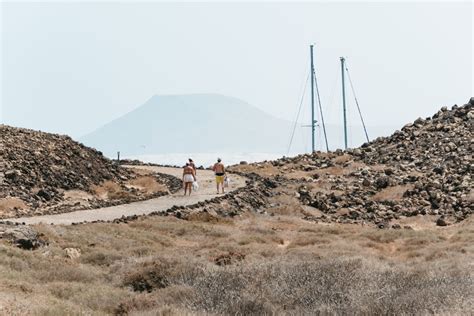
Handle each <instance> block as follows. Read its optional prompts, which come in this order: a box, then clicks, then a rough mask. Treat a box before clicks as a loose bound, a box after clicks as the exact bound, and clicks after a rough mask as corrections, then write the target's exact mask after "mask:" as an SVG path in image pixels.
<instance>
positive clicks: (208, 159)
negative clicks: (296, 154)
mask: <svg viewBox="0 0 474 316" xmlns="http://www.w3.org/2000/svg"><path fill="white" fill-rule="evenodd" d="M283 156H284V155H283V154H277V153H188V154H183V153H172V154H155V155H137V156H128V157H123V158H124V159H139V160H141V161H143V162H151V163H157V164H163V165H173V166H183V165H184V164H185V163H186V162H187V161H188V158H192V159H193V160H194V162H195V164H196V166H203V167H205V168H207V167H209V166H212V165H213V164H214V163H215V162H216V161H217V158H218V157H219V158H221V159H222V162H223V163H224V165H226V166H229V165H235V164H238V163H240V162H241V161H246V162H248V163H251V162H260V161H264V160H275V159H278V158H282V157H283ZM290 156H292V155H290Z"/></svg>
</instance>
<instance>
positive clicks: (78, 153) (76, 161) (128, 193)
mask: <svg viewBox="0 0 474 316" xmlns="http://www.w3.org/2000/svg"><path fill="white" fill-rule="evenodd" d="M0 135H1V138H0V149H1V150H0V218H7V217H18V216H22V215H23V216H24V215H32V214H35V215H39V214H45V213H49V214H50V213H63V212H70V211H73V210H75V209H84V208H93V207H98V206H105V205H110V204H118V203H123V202H129V201H132V200H137V199H143V198H147V197H151V196H154V195H162V194H165V193H166V191H167V190H166V188H164V187H162V186H158V184H156V185H155V186H154V187H155V188H157V190H155V191H154V192H143V190H140V189H139V188H138V185H137V183H138V182H139V180H140V177H141V176H138V175H136V174H135V173H133V172H132V171H130V170H127V169H125V168H122V167H120V166H118V165H117V164H115V163H113V162H112V161H111V160H109V159H107V158H105V157H104V156H103V155H102V154H101V153H100V152H98V151H97V150H95V149H92V148H88V147H86V146H84V145H82V144H80V143H78V142H75V141H74V140H72V139H71V138H70V137H68V136H64V135H57V134H50V133H43V132H38V131H34V130H29V129H23V128H16V127H10V126H6V125H0ZM145 180H147V181H148V184H149V185H150V186H151V185H153V182H154V181H155V180H154V179H148V178H147V179H141V182H144V181H145ZM157 181H158V180H157ZM162 182H163V183H164V182H165V179H163V181H162ZM138 184H139V183H138ZM158 189H160V190H158ZM158 191H160V192H158Z"/></svg>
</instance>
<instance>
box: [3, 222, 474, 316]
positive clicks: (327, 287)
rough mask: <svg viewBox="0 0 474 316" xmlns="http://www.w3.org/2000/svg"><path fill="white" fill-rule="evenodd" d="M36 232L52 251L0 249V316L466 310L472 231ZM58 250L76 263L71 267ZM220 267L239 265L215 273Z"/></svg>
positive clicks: (207, 228)
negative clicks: (73, 254)
mask: <svg viewBox="0 0 474 316" xmlns="http://www.w3.org/2000/svg"><path fill="white" fill-rule="evenodd" d="M37 229H38V230H39V231H41V232H42V233H44V234H45V235H46V236H47V238H48V240H49V242H50V246H49V247H47V248H40V249H38V250H35V251H24V250H20V249H17V248H14V247H13V246H11V245H8V244H6V243H3V244H1V243H0V297H2V299H0V314H4V313H5V311H9V312H10V311H11V313H13V311H15V312H17V313H19V314H40V315H41V314H44V315H62V314H68V313H69V314H81V313H82V314H90V315H103V314H132V315H185V314H246V315H247V314H249V315H252V314H253V315H257V314H258V315H261V314H288V313H289V314H318V313H320V314H371V315H375V314H377V315H378V314H431V313H438V314H469V313H470V312H472V309H473V307H474V303H473V301H472V299H473V298H472V295H470V293H472V291H474V286H473V279H472V278H473V275H472V271H473V268H474V267H473V265H472V262H474V243H473V241H474V226H473V223H472V222H468V223H464V224H462V225H459V226H451V227H448V228H445V229H424V230H418V231H417V230H403V229H402V230H378V229H374V228H369V227H362V226H356V225H345V226H343V225H322V224H312V223H308V222H304V221H302V220H300V219H298V216H292V215H289V216H284V215H275V216H256V215H250V214H247V215H246V216H245V217H243V218H241V219H235V220H233V221H222V222H220V221H219V222H216V223H209V222H199V221H193V222H189V221H183V220H178V219H176V218H166V217H164V218H160V217H156V218H147V219H143V220H138V221H135V222H131V223H129V224H87V225H80V226H69V227H62V226H46V225H45V226H37ZM65 248H78V249H80V250H81V253H82V255H81V257H79V258H78V259H69V258H68V257H67V255H66V251H65V250H64V249H65ZM227 256H230V258H232V256H235V258H236V260H229V261H228V262H227V261H226V265H222V266H218V265H216V263H217V262H220V261H219V260H218V258H226V257H227ZM4 293H5V295H4ZM2 308H3V310H2ZM11 313H8V314H11Z"/></svg>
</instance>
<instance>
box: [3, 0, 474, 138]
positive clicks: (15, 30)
mask: <svg viewBox="0 0 474 316" xmlns="http://www.w3.org/2000/svg"><path fill="white" fill-rule="evenodd" d="M1 9H2V14H1V22H2V23H1V28H2V30H1V45H2V49H1V53H2V57H1V61H2V63H1V75H2V77H1V88H2V90H1V108H2V122H3V123H6V124H10V125H15V126H23V127H30V128H35V129H41V130H45V131H53V132H60V133H67V134H70V135H72V136H74V137H79V136H82V135H84V134H86V133H88V132H90V131H92V130H94V129H95V128H97V127H99V126H100V125H102V124H104V123H106V122H108V121H110V120H111V119H114V118H116V117H118V116H120V115H122V114H124V113H126V112H128V111H130V110H132V109H134V108H135V107H137V106H139V105H141V104H143V103H144V102H145V101H146V100H148V99H149V98H150V97H151V96H152V95H154V94H188V93H220V94H224V95H230V96H234V97H238V98H241V99H243V100H245V101H247V102H249V103H250V104H252V105H255V106H257V107H259V108H261V109H263V110H264V111H266V112H269V113H271V114H274V115H275V116H278V117H281V118H287V119H293V118H294V116H295V112H296V108H297V104H298V99H299V97H300V95H301V86H302V83H303V82H304V79H305V77H306V73H307V70H308V65H309V44H310V43H315V44H316V67H317V71H318V79H319V85H320V89H321V98H322V102H323V107H324V111H325V114H326V119H327V121H328V123H332V124H341V122H342V121H341V120H342V117H341V104H340V99H341V97H340V68H339V56H346V57H347V60H348V65H349V68H350V71H351V75H352V78H353V80H354V84H355V88H356V92H357V94H358V98H359V101H360V104H361V106H362V110H363V112H364V113H365V119H366V122H367V124H368V125H369V126H373V125H389V126H400V125H402V124H403V123H405V122H408V121H413V120H414V119H416V118H417V117H419V116H423V117H424V116H427V115H431V114H432V113H434V112H435V111H436V110H437V109H438V108H439V107H441V106H442V105H448V106H451V105H452V104H454V103H458V104H463V103H465V102H466V101H467V100H468V99H469V97H470V96H472V95H473V90H474V89H473V77H472V74H473V71H472V69H473V67H472V66H473V61H472V55H473V46H472V45H473V25H472V23H473V22H472V18H473V5H472V3H470V2H464V3H451V2H446V3H416V2H404V3H389V2H383V3H373V2H372V3H371V2H360V3H359V2H352V3H329V2H315V3H268V2H265V3H253V2H247V3H220V4H219V3H163V2H161V3H160V2H155V3H154V2H141V3H132V2H116V3H115V2H82V3H81V2H75V3H62V4H61V3H58V2H33V3H31V2H30V3H27V2H20V3H19V2H2V4H1ZM349 98H350V94H349ZM350 100H351V102H352V99H350ZM349 106H350V109H349V117H350V118H351V122H352V123H353V124H357V121H355V118H357V117H356V110H355V108H354V104H353V102H352V103H351V104H349ZM307 109H308V105H307V104H306V103H305V113H304V116H303V119H306V120H307V117H308V116H307V113H308V111H307Z"/></svg>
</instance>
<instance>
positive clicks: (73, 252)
mask: <svg viewBox="0 0 474 316" xmlns="http://www.w3.org/2000/svg"><path fill="white" fill-rule="evenodd" d="M64 251H65V252H66V257H68V258H69V259H71V260H75V259H78V258H79V257H80V256H81V249H79V248H64Z"/></svg>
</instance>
